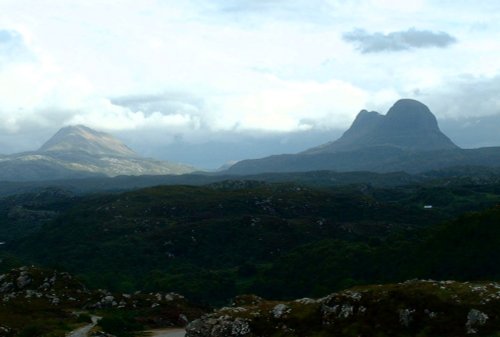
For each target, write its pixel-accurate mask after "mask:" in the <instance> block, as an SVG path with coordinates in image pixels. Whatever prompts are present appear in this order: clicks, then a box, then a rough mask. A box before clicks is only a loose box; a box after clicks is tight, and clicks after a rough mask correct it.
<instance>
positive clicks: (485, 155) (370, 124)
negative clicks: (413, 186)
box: [225, 99, 500, 175]
mask: <svg viewBox="0 0 500 337" xmlns="http://www.w3.org/2000/svg"><path fill="white" fill-rule="evenodd" d="M457 166H485V167H500V148H497V147H491V148H480V149H473V150H470V149H468V150H464V149H461V148H459V147H458V146H457V145H455V144H454V143H453V142H452V141H451V140H450V139H449V138H448V137H447V136H446V135H445V134H444V133H443V132H441V130H440V129H439V126H438V122H437V119H436V117H435V116H434V114H433V113H432V112H431V111H430V109H429V108H428V107H427V106H426V105H424V104H422V103H420V102H418V101H416V100H412V99H401V100H399V101H397V102H396V103H395V104H394V105H393V106H392V107H391V108H390V109H389V111H388V112H387V114H386V115H381V114H379V113H378V112H376V111H370V112H369V111H367V110H362V111H361V112H360V113H359V114H358V116H357V117H356V119H355V120H354V122H353V124H352V126H351V127H350V128H349V129H348V130H347V131H346V132H345V133H344V134H343V135H342V137H340V138H339V139H338V140H335V141H332V142H329V143H326V144H323V145H320V146H317V147H313V148H311V149H308V150H305V151H303V152H301V153H298V154H283V155H275V156H270V157H266V158H262V159H254V160H243V161H240V162H238V163H236V164H235V165H233V166H231V167H230V168H229V169H228V170H227V171H226V172H225V173H227V174H240V175H241V174H259V173H269V172H305V171H316V170H333V171H339V172H347V171H372V172H396V171H405V172H408V173H420V172H424V171H429V170H436V169H442V168H448V167H457Z"/></svg>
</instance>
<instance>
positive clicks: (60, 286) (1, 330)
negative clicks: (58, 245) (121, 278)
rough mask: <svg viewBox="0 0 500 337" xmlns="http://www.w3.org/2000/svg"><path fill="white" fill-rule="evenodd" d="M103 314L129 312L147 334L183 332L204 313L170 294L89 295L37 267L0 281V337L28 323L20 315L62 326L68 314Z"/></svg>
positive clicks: (66, 276) (100, 292)
mask: <svg viewBox="0 0 500 337" xmlns="http://www.w3.org/2000/svg"><path fill="white" fill-rule="evenodd" d="M13 308H15V311H14V310H12V309H13ZM23 308H24V309H23ZM101 309H113V312H117V311H133V312H134V314H135V319H136V320H137V322H138V323H140V324H142V325H144V326H147V327H150V328H156V327H162V328H164V327H170V326H184V325H186V324H187V323H188V322H189V321H190V320H192V319H194V318H195V317H199V316H200V315H201V313H202V310H201V309H200V308H199V307H197V306H194V305H191V304H190V303H189V302H188V301H187V300H186V299H185V298H184V297H183V296H182V295H179V294H177V293H173V292H156V293H143V292H135V293H132V294H124V293H112V292H110V291H107V290H104V289H99V290H89V289H87V287H85V285H84V284H83V283H81V282H80V281H79V280H77V279H76V278H75V277H73V276H72V275H70V274H69V273H65V272H57V271H53V270H44V269H40V268H36V267H21V268H17V269H13V270H11V271H10V272H8V273H6V274H3V275H0V337H3V336H10V335H13V336H16V335H17V333H18V332H19V329H22V328H23V326H24V324H26V322H19V320H18V315H19V313H22V312H23V310H25V312H26V316H27V317H30V316H40V318H38V319H42V320H43V318H44V316H43V313H44V312H46V313H50V315H51V316H50V317H52V316H54V314H56V313H57V315H59V316H60V317H61V318H60V319H61V320H63V321H64V320H68V321H71V320H74V319H75V317H73V316H74V315H71V314H69V313H71V312H82V311H89V310H91V311H92V310H101ZM33 311H36V314H33V313H32V312H33ZM11 313H12V315H11ZM28 321H29V320H28Z"/></svg>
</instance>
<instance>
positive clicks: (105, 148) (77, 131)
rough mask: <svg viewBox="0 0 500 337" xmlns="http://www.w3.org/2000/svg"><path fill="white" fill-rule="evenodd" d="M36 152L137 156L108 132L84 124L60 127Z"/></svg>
mask: <svg viewBox="0 0 500 337" xmlns="http://www.w3.org/2000/svg"><path fill="white" fill-rule="evenodd" d="M38 152H49V153H50V152H54V153H60V152H85V153H88V154H90V155H110V156H123V157H137V154H136V153H135V152H134V151H132V150H131V149H130V148H129V147H128V146H126V145H125V144H123V143H122V142H120V141H119V140H117V139H116V138H114V137H113V136H111V135H110V134H107V133H104V132H98V131H95V130H92V129H90V128H88V127H86V126H84V125H75V126H67V127H64V128H62V129H60V130H59V131H58V132H57V133H56V134H55V135H54V136H52V138H50V139H49V140H48V141H47V142H46V143H45V144H43V145H42V147H41V148H40V149H39V150H38Z"/></svg>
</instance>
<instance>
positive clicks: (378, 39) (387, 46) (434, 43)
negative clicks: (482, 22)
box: [342, 28, 457, 54]
mask: <svg viewBox="0 0 500 337" xmlns="http://www.w3.org/2000/svg"><path fill="white" fill-rule="evenodd" d="M342 38H343V39H344V41H347V42H349V43H353V44H355V45H356V47H357V48H358V50H360V51H361V52H362V53H364V54H368V53H379V52H395V51H403V50H409V49H415V48H430V47H438V48H445V47H448V46H449V45H451V44H453V43H455V42H457V39H456V38H455V37H453V36H451V35H450V34H448V33H446V32H432V31H430V30H417V29H415V28H410V29H408V30H406V31H397V32H391V33H388V34H384V33H380V32H375V33H369V32H367V31H365V30H364V29H355V30H353V31H351V32H346V33H344V34H343V35H342Z"/></svg>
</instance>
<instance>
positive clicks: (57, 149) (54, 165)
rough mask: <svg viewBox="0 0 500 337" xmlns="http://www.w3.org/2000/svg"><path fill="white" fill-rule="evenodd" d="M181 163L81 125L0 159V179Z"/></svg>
mask: <svg viewBox="0 0 500 337" xmlns="http://www.w3.org/2000/svg"><path fill="white" fill-rule="evenodd" d="M194 170H195V169H194V168H192V167H190V166H188V165H183V164H178V163H171V162H165V161H160V160H154V159H150V158H143V157H141V156H139V155H137V154H136V153H135V152H134V151H132V150H131V149H130V148H128V147H127V146H126V145H125V144H123V143H122V142H120V141H119V140H117V139H116V138H114V137H113V136H111V135H109V134H106V133H103V132H98V131H95V130H92V129H90V128H88V127H85V126H83V125H77V126H68V127H65V128H62V129H61V130H59V131H58V132H57V133H56V134H55V135H54V136H53V137H52V138H51V139H49V140H48V141H47V142H46V143H45V144H44V145H43V146H42V147H41V148H40V149H39V150H37V151H33V152H25V153H19V154H14V155H9V156H4V157H1V158H0V180H4V181H38V180H55V179H70V178H83V177H94V176H118V175H165V174H174V175H175V174H184V173H189V172H193V171H194Z"/></svg>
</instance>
